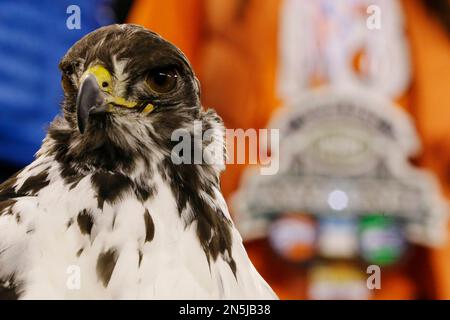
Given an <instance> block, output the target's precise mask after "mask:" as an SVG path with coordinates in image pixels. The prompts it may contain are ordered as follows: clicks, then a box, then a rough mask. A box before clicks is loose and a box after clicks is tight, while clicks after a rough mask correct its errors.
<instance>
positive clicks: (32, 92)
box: [0, 0, 116, 178]
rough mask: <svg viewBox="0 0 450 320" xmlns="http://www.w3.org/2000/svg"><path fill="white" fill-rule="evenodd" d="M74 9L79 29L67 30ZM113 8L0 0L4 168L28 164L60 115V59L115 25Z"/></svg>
mask: <svg viewBox="0 0 450 320" xmlns="http://www.w3.org/2000/svg"><path fill="white" fill-rule="evenodd" d="M73 4H75V5H78V6H79V8H80V13H81V25H80V26H81V28H80V29H72V30H70V29H68V28H67V25H66V21H67V19H68V17H69V16H70V13H69V14H68V13H66V10H67V8H68V7H69V6H70V5H73ZM111 4H112V3H111V1H108V0H77V1H74V0H70V1H65V0H58V1H54V0H41V1H33V0H22V1H17V0H0V101H1V105H0V164H1V166H2V167H4V168H5V167H11V168H15V167H17V168H19V167H21V166H23V165H25V164H28V163H29V162H31V161H32V159H33V155H34V154H35V153H36V151H37V150H38V149H39V147H40V145H41V142H42V139H43V138H44V136H45V131H46V128H47V126H48V124H49V123H50V122H51V121H52V119H53V118H54V117H55V116H56V115H57V114H58V112H59V106H60V103H61V101H62V88H61V86H60V79H61V75H60V73H59V70H58V63H59V61H60V59H61V57H62V56H63V55H64V53H65V52H66V51H67V49H69V48H70V47H71V46H72V45H73V44H74V43H75V42H76V41H77V40H78V39H80V38H81V37H82V36H83V35H85V34H87V33H89V32H90V31H92V30H94V29H96V28H98V27H99V26H101V25H105V24H110V23H112V22H114V21H115V20H116V18H115V15H114V11H113V10H112V6H111ZM2 171H3V172H4V171H5V170H2ZM7 171H8V170H7ZM9 173H10V172H6V173H4V174H9ZM0 178H1V177H0Z"/></svg>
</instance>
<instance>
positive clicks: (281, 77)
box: [0, 0, 450, 299]
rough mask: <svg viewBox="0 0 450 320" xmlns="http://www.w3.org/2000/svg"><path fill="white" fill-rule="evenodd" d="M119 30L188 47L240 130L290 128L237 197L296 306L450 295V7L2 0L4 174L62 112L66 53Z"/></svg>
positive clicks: (385, 2)
mask: <svg viewBox="0 0 450 320" xmlns="http://www.w3.org/2000/svg"><path fill="white" fill-rule="evenodd" d="M70 6H76V7H77V8H78V9H79V13H80V21H79V22H80V24H79V28H78V27H73V25H72V27H69V26H68V19H69V18H70V17H71V15H72V14H73V13H74V11H73V8H72V9H70V8H69V7H70ZM114 22H130V23H137V24H141V25H144V26H145V27H147V28H150V29H153V30H154V31H156V32H158V33H160V34H161V35H162V36H164V37H166V38H167V39H168V40H170V41H172V42H174V43H175V44H176V45H178V46H179V47H180V48H181V49H182V50H183V51H184V52H185V53H186V54H187V56H188V57H189V58H190V60H191V61H192V63H193V65H194V68H195V70H196V72H197V73H198V76H199V78H200V81H201V83H202V100H203V102H204V105H205V106H207V107H212V108H215V109H216V110H217V111H218V112H219V114H220V115H221V116H222V117H223V119H224V121H225V123H226V126H227V127H228V128H232V129H261V128H273V129H279V130H280V139H281V140H280V149H279V153H278V154H277V152H276V151H275V150H271V148H270V143H264V142H265V141H260V146H259V147H260V148H261V149H262V150H264V151H267V150H268V151H269V154H270V153H271V157H273V158H275V157H276V159H278V160H279V162H280V170H279V172H278V173H277V174H275V175H271V176H261V175H259V173H258V171H257V170H253V169H255V168H250V166H245V165H229V166H228V167H227V171H226V172H225V173H224V174H223V177H222V188H223V191H224V193H225V195H226V196H227V200H228V202H229V205H230V208H231V209H232V214H233V216H234V217H235V221H236V224H237V225H238V227H239V228H240V230H241V232H242V233H243V236H244V238H245V240H246V246H247V249H248V251H249V255H250V257H251V258H252V260H253V262H254V264H255V266H256V267H257V269H258V270H259V271H260V272H261V274H262V275H263V276H264V277H265V278H266V279H267V281H268V282H269V283H270V284H271V286H272V287H273V288H274V289H275V290H276V291H277V293H278V294H279V296H280V297H281V298H286V299H298V298H301V299H305V298H311V299H328V298H330V299H333V298H337V299H370V298H373V299H379V298H387V299H415V298H447V299H449V298H450V271H449V270H450V243H449V240H448V230H449V229H448V222H447V217H448V208H447V200H446V198H447V197H448V196H449V195H450V193H449V191H450V188H449V185H450V174H449V172H450V93H449V90H448V86H449V83H450V4H449V2H448V1H447V0H434V1H432V0H402V1H400V0H372V1H366V0H317V1H309V0H264V1H260V0H226V1H223V0H184V1H181V0H164V1H160V0H134V1H132V0H128V1H123V0H122V1H120V0H96V1H83V0H75V1H39V2H38V1H12V0H11V1H9V0H0V177H1V179H3V178H6V177H7V176H8V175H10V174H12V173H13V172H14V171H15V170H18V169H20V168H21V167H22V166H24V165H25V164H27V163H28V162H30V161H31V160H32V157H33V154H34V153H35V152H36V151H37V149H38V148H39V146H40V143H41V140H42V139H43V137H44V135H45V129H46V126H47V125H48V124H49V122H51V120H52V119H53V118H54V117H55V116H56V114H57V113H58V108H59V103H60V102H61V100H62V90H61V89H60V84H59V78H60V75H59V71H58V69H57V66H58V62H59V59H60V58H61V57H62V55H63V54H64V52H65V51H66V50H67V49H68V48H69V47H70V46H71V45H72V44H73V43H74V42H75V41H76V40H78V39H79V38H81V37H82V36H83V35H84V34H86V33H88V32H90V31H92V30H94V29H96V28H97V27H99V26H101V25H105V24H110V23H114ZM373 266H375V267H379V270H380V272H381V278H380V281H381V284H380V286H375V287H370V286H368V282H367V280H368V278H369V277H370V275H371V273H370V272H369V273H368V270H375V271H376V270H377V269H376V268H375V269H374V268H372V267H373Z"/></svg>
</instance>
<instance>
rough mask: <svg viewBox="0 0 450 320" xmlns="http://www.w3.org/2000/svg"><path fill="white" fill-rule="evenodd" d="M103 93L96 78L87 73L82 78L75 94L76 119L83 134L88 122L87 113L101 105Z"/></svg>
mask: <svg viewBox="0 0 450 320" xmlns="http://www.w3.org/2000/svg"><path fill="white" fill-rule="evenodd" d="M104 100H105V99H104V94H103V92H102V91H101V90H100V87H99V85H98V83H97V79H96V78H95V76H94V75H92V74H89V75H87V76H86V78H84V80H83V81H82V83H81V85H80V89H79V90H78V96H77V103H76V108H77V119H78V129H79V130H80V132H81V133H82V134H83V133H84V132H85V130H86V127H87V125H88V122H89V115H90V114H91V113H92V111H93V109H95V108H97V107H100V108H101V107H102V106H103V104H104Z"/></svg>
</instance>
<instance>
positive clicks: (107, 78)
mask: <svg viewBox="0 0 450 320" xmlns="http://www.w3.org/2000/svg"><path fill="white" fill-rule="evenodd" d="M85 74H86V75H88V74H93V75H94V76H95V79H97V84H98V86H99V87H100V88H102V90H103V91H105V92H108V93H111V90H112V76H111V74H110V73H109V71H108V70H107V69H106V68H105V67H104V66H101V65H95V66H93V67H91V68H89V69H88V70H87V71H86V73H85ZM83 78H84V76H83V77H82V80H83ZM105 82H106V83H107V84H108V86H107V87H106V88H104V87H103V83H105Z"/></svg>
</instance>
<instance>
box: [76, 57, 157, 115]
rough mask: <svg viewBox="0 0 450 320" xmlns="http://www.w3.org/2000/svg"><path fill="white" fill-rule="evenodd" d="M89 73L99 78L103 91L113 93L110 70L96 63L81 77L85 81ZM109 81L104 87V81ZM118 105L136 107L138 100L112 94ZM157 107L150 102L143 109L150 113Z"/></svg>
mask: <svg viewBox="0 0 450 320" xmlns="http://www.w3.org/2000/svg"><path fill="white" fill-rule="evenodd" d="M88 74H92V75H94V76H95V78H96V80H97V84H98V85H99V87H100V88H102V90H103V91H105V92H107V93H109V94H111V95H112V87H113V86H112V76H111V74H110V73H109V71H108V70H107V69H106V68H105V67H103V66H102V65H95V66H93V67H90V68H89V69H88V70H87V71H86V72H85V74H84V75H83V76H82V77H81V80H82V81H83V79H84V78H85V77H86V76H87V75H88ZM105 82H106V83H107V84H108V86H107V87H104V86H103V83H105ZM109 102H112V103H114V104H116V105H120V106H122V107H125V108H129V109H132V108H135V107H136V106H137V103H136V102H132V101H128V100H125V99H124V98H122V97H116V96H112V97H111V99H110V101H109ZM154 108H155V107H154V106H153V105H152V104H150V103H149V104H148V105H147V106H146V107H145V108H144V110H142V113H150V112H152V111H153V109H154Z"/></svg>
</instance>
